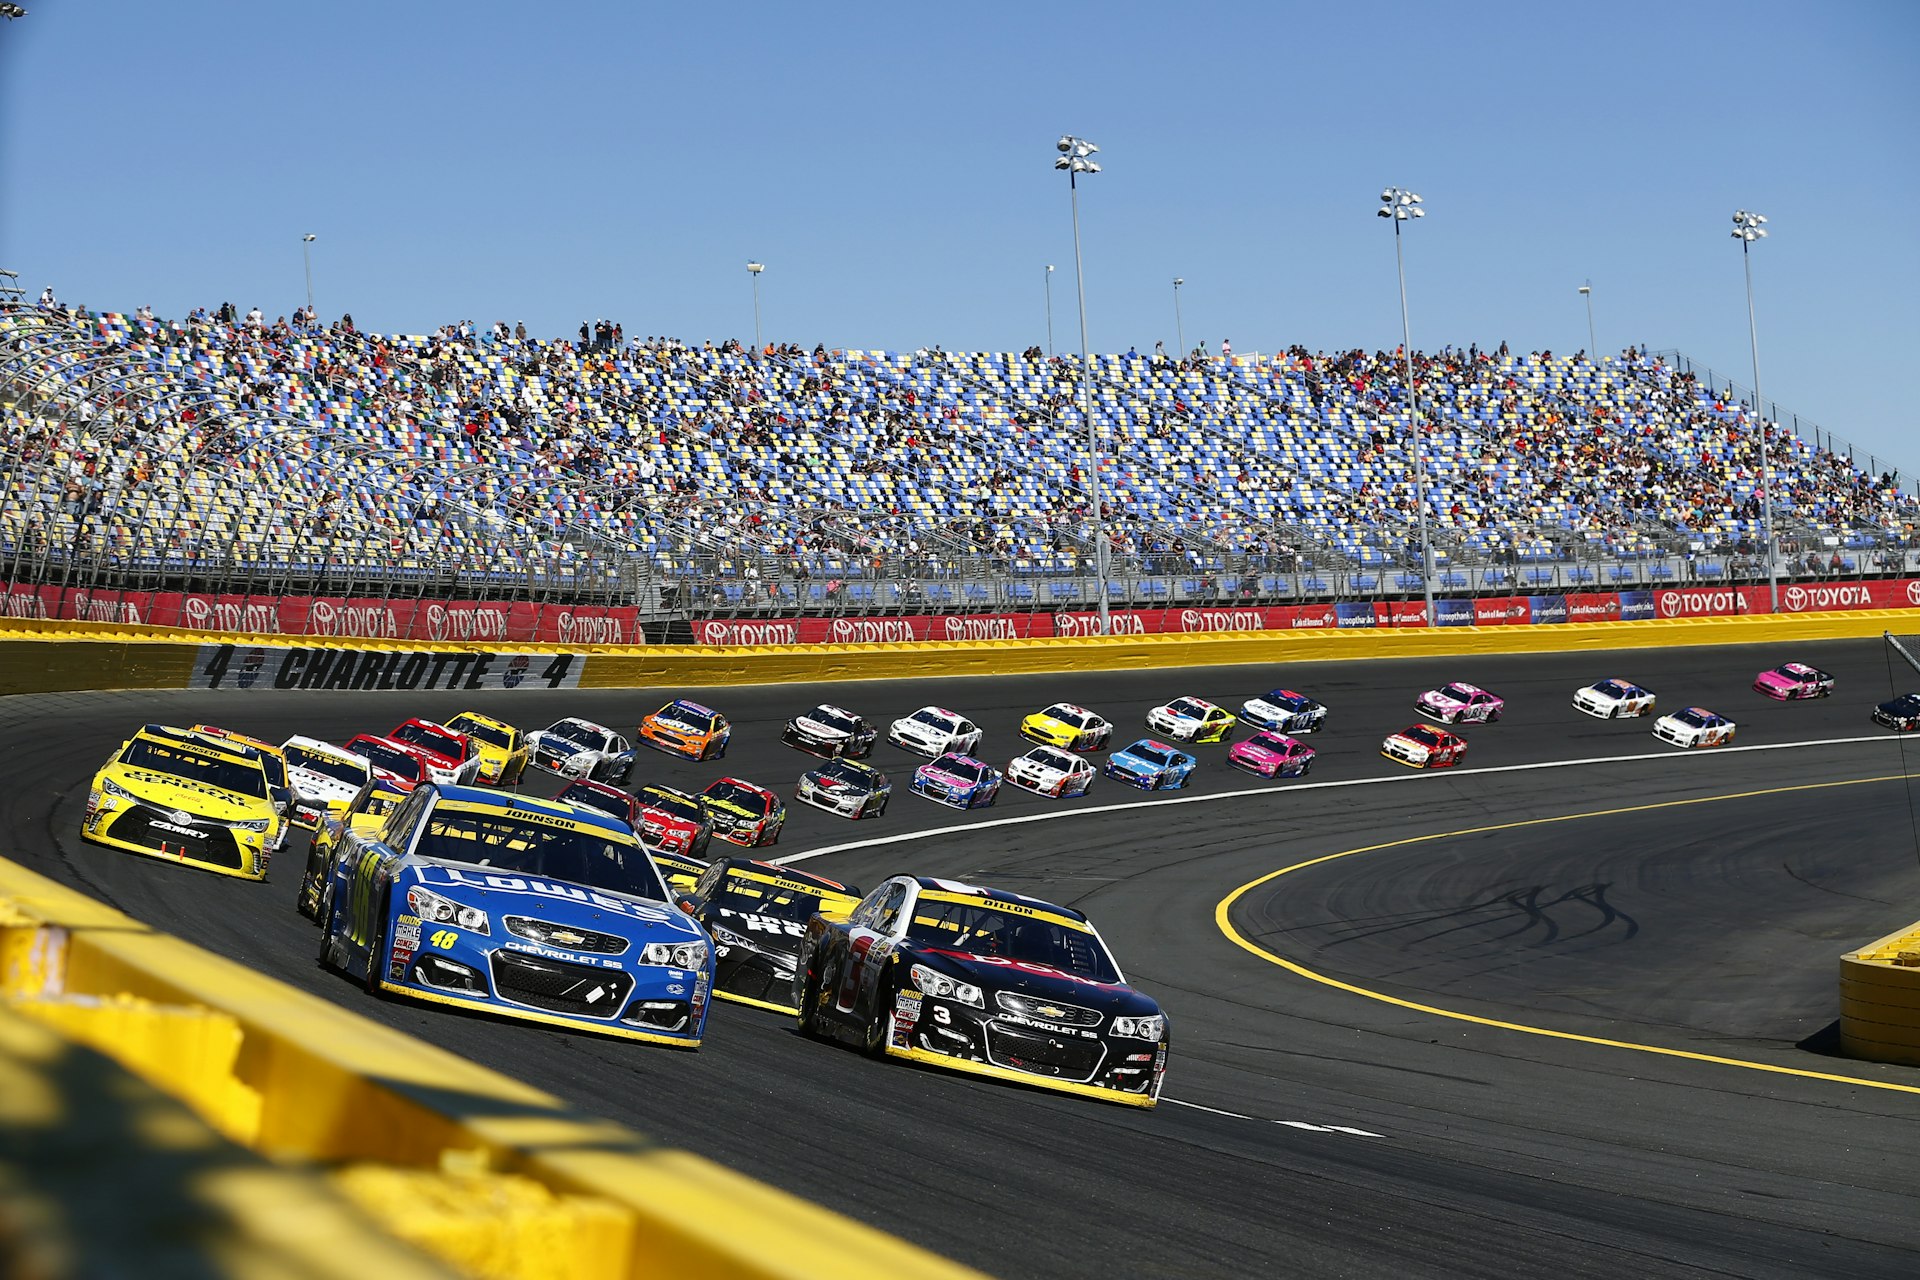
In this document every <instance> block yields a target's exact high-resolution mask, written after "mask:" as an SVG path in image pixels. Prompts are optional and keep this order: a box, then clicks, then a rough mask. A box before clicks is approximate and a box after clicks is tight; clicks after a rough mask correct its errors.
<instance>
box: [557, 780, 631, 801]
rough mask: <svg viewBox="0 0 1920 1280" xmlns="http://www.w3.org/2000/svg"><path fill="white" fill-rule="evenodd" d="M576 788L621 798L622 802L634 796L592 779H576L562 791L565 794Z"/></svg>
mask: <svg viewBox="0 0 1920 1280" xmlns="http://www.w3.org/2000/svg"><path fill="white" fill-rule="evenodd" d="M575 787H585V788H586V789H587V790H588V791H593V792H598V793H600V794H601V795H607V796H619V797H620V798H621V799H622V800H631V799H633V797H632V796H630V795H628V794H627V793H626V792H624V791H622V790H621V789H620V788H618V787H610V786H608V785H607V784H606V783H604V782H596V781H594V780H593V779H592V778H575V779H574V780H573V781H572V782H569V783H568V784H567V785H566V786H564V787H562V788H560V791H561V793H562V794H565V793H566V792H568V791H571V790H573V789H574V788H575ZM556 798H557V797H556Z"/></svg>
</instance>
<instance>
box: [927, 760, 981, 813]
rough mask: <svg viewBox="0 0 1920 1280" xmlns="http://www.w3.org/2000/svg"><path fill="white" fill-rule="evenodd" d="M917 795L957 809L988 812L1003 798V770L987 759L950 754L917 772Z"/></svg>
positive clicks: (931, 761)
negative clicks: (992, 805) (1000, 797)
mask: <svg viewBox="0 0 1920 1280" xmlns="http://www.w3.org/2000/svg"><path fill="white" fill-rule="evenodd" d="M913 793H914V794H915V795H918V796H925V797H926V798H927V799H929V800H931V801H933V802H934V803H935V804H944V805H947V806H948V807H950V808H954V809H984V808H986V807H987V806H988V805H990V804H992V803H993V802H994V801H995V800H996V799H998V798H999V795H1000V771H999V770H998V769H996V768H994V767H993V766H992V765H990V764H988V763H987V762H986V761H984V760H975V759H974V758H973V757H972V756H970V755H964V754H962V753H961V752H958V751H949V752H947V754H945V755H943V756H941V757H940V758H939V759H938V760H929V761H928V762H927V763H926V764H923V765H921V766H920V767H919V768H918V769H915V770H914V771H913Z"/></svg>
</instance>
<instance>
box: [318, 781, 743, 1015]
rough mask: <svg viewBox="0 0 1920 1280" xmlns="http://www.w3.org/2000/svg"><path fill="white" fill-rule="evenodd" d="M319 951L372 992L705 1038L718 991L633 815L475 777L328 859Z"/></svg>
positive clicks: (706, 951)
mask: <svg viewBox="0 0 1920 1280" xmlns="http://www.w3.org/2000/svg"><path fill="white" fill-rule="evenodd" d="M320 919H321V922H322V923H321V930H322V940H321V945H320V960H321V963H322V964H325V965H327V966H328V967H330V968H336V969H341V970H344V971H345V972H346V973H347V974H349V975H350V976H353V977H356V978H359V979H361V980H362V981H364V982H365V983H366V985H367V989H368V990H369V991H390V992H392V993H394V994H395V995H402V996H407V997H409V998H411V999H414V1000H426V1001H430V1002H434V1003H438V1004H450V1005H456V1006H459V1007H461V1008H466V1009H472V1010H476V1011H480V1012H485V1013H496V1014H504V1015H506V1016H508V1017H514V1018H525V1019H528V1020H530V1021H533V1022H547V1023H556V1024H559V1025H561V1026H566V1027H572V1028H575V1029H578V1030H582V1031H596V1032H599V1033H600V1034H602V1035H611V1036H620V1037H623V1038H625V1039H630V1040H648V1041H653V1042H656V1043H660V1044H671V1045H677V1046H679V1047H681V1048H688V1049H691V1048H697V1047H699V1044H700V1040H701V1036H702V1034H703V1033H704V1031H705V1028H706V1020H707V997H708V994H709V993H710V992H711V990H712V987H713V955H712V951H711V948H710V947H709V945H708V943H707V937H706V934H705V933H704V932H703V931H702V930H701V928H700V926H699V925H697V924H695V923H694V922H693V921H692V920H689V919H688V918H687V917H686V916H685V915H684V914H682V913H681V912H679V911H677V910H675V909H674V908H673V907H672V906H671V905H670V904H669V902H668V900H667V891H666V887H665V886H664V885H662V884H661V882H660V875H659V873H658V872H657V871H655V870H654V866H653V863H652V861H651V860H649V859H648V857H647V854H646V851H645V850H644V849H642V848H641V847H640V842H639V841H638V840H636V839H635V838H634V835H633V832H632V831H631V830H630V829H629V828H628V827H627V825H626V824H625V823H623V822H621V821H619V820H618V819H616V818H610V817H608V816H607V815H605V814H603V813H599V812H596V811H595V810H592V809H583V808H580V807H579V806H577V805H570V804H560V803H558V802H556V801H552V800H535V799H532V798H530V797H526V796H510V795H505V794H503V793H501V792H498V791H485V790H482V789H480V788H478V787H453V786H445V787H443V786H438V785H434V784H426V785H423V786H420V787H418V788H416V789H415V790H414V791H413V793H412V794H411V795H409V796H408V797H407V798H406V800H405V801H403V802H402V803H401V805H400V807H399V808H397V809H395V810H394V811H393V813H392V814H390V815H389V816H388V818H387V820H386V822H384V823H383V824H381V826H380V828H379V829H378V830H377V831H373V832H365V833H362V832H352V833H349V834H348V835H347V836H346V838H345V839H344V840H343V841H342V843H341V846H340V849H339V851H338V853H337V854H336V856H335V857H334V858H333V862H332V869H331V874H330V875H329V876H328V878H327V882H326V887H325V891H324V898H323V900H322V902H321V907H320Z"/></svg>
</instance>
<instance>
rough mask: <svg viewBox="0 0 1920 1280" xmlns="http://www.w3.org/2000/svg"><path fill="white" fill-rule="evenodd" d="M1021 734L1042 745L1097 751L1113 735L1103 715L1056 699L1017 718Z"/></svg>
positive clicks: (1071, 749) (1069, 749)
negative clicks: (1048, 704)
mask: <svg viewBox="0 0 1920 1280" xmlns="http://www.w3.org/2000/svg"><path fill="white" fill-rule="evenodd" d="M1020 736H1021V737H1023V738H1025V739H1026V740H1027V741H1028V742H1038V743H1040V744H1041V745H1042V746H1048V747H1060V748H1063V749H1065V750H1067V751H1098V750H1100V748H1102V747H1104V746H1106V745H1107V743H1108V742H1109V741H1110V740H1111V739H1112V737H1113V726H1112V725H1111V724H1109V723H1108V722H1107V720H1106V718H1105V717H1103V716H1098V715H1095V714H1094V713H1093V712H1091V711H1089V710H1087V709H1086V708H1085V707H1078V706H1075V705H1074V704H1073V703H1071V702H1056V703H1054V704H1053V705H1052V706H1050V707H1048V708H1047V709H1046V710H1045V711H1036V712H1034V713H1033V714H1032V715H1030V716H1028V717H1027V718H1026V719H1024V720H1022V721H1021V722H1020Z"/></svg>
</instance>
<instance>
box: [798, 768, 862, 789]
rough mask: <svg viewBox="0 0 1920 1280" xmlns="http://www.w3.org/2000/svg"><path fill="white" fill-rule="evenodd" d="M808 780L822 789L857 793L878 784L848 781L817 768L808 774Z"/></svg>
mask: <svg viewBox="0 0 1920 1280" xmlns="http://www.w3.org/2000/svg"><path fill="white" fill-rule="evenodd" d="M807 781H808V782H809V783H810V784H812V785H813V786H816V787H818V788H820V790H822V791H846V792H855V793H857V792H862V791H872V790H873V789H874V787H875V785H877V784H874V783H867V782H848V781H847V780H846V779H844V778H830V777H828V776H827V775H826V774H824V773H821V772H819V771H817V770H816V771H815V772H812V773H809V774H808V775H807Z"/></svg>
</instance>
